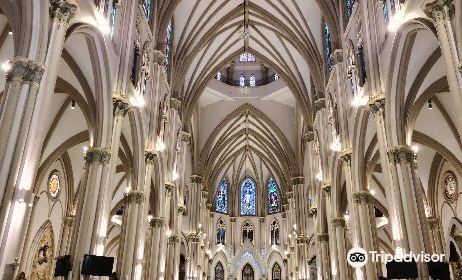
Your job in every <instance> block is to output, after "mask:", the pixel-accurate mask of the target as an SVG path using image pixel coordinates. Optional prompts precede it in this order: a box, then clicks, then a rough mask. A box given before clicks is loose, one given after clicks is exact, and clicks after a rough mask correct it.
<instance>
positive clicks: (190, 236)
mask: <svg viewBox="0 0 462 280" xmlns="http://www.w3.org/2000/svg"><path fill="white" fill-rule="evenodd" d="M186 239H187V240H188V241H190V242H192V243H199V240H200V238H199V234H198V233H194V232H191V233H189V234H188V235H187V236H186Z"/></svg>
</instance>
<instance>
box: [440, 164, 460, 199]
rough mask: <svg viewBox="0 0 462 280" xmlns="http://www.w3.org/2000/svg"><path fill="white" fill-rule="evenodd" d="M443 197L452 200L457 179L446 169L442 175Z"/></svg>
mask: <svg viewBox="0 0 462 280" xmlns="http://www.w3.org/2000/svg"><path fill="white" fill-rule="evenodd" d="M443 183H444V197H445V198H446V200H449V201H453V200H454V199H455V198H456V196H457V179H456V176H455V175H454V173H452V172H451V171H447V172H446V173H445V174H444V177H443Z"/></svg>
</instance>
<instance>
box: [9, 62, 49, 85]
mask: <svg viewBox="0 0 462 280" xmlns="http://www.w3.org/2000/svg"><path fill="white" fill-rule="evenodd" d="M9 64H10V69H9V70H8V71H7V73H6V81H7V82H9V83H11V82H19V83H23V84H31V85H35V86H39V85H40V82H41V80H42V76H43V73H44V72H45V66H44V65H43V64H42V63H40V62H36V61H32V60H29V59H27V58H25V57H22V56H17V57H15V58H14V60H13V61H12V62H9Z"/></svg>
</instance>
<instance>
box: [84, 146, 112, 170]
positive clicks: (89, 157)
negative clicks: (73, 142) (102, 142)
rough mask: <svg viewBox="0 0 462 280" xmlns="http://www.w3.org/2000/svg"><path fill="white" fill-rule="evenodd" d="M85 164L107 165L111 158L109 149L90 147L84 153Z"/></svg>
mask: <svg viewBox="0 0 462 280" xmlns="http://www.w3.org/2000/svg"><path fill="white" fill-rule="evenodd" d="M84 160H85V164H86V165H87V166H90V165H91V164H98V165H102V166H105V165H108V164H109V161H110V160H111V150H109V149H105V148H97V147H90V148H89V149H88V150H87V151H86V152H85V154H84Z"/></svg>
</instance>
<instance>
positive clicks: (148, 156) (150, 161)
mask: <svg viewBox="0 0 462 280" xmlns="http://www.w3.org/2000/svg"><path fill="white" fill-rule="evenodd" d="M157 156H158V155H157V152H155V151H144V162H145V163H146V165H147V166H153V165H154V163H155V162H156V158H157Z"/></svg>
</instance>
